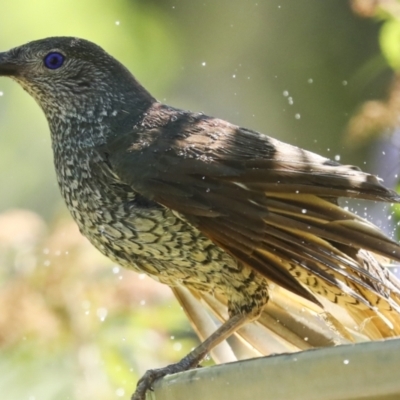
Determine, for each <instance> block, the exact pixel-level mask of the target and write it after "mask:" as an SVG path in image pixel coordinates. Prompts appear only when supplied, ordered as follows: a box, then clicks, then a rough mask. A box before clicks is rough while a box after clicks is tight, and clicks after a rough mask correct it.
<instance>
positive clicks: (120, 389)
mask: <svg viewBox="0 0 400 400" xmlns="http://www.w3.org/2000/svg"><path fill="white" fill-rule="evenodd" d="M115 394H116V395H117V396H118V397H122V396H124V395H125V390H124V389H123V388H118V389H117V390H116V391H115Z"/></svg>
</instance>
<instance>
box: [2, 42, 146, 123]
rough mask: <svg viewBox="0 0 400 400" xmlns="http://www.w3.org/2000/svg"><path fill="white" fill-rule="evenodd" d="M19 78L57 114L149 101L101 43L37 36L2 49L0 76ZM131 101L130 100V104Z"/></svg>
mask: <svg viewBox="0 0 400 400" xmlns="http://www.w3.org/2000/svg"><path fill="white" fill-rule="evenodd" d="M1 75H3V76H8V77H11V78H12V79H14V80H15V81H17V82H18V83H19V84H20V85H21V86H22V87H23V88H24V89H25V90H26V91H27V92H29V93H30V94H31V95H32V96H33V97H34V98H35V100H36V101H37V102H38V103H39V105H40V106H41V107H42V109H43V111H44V112H45V114H46V116H47V117H48V119H49V118H50V119H51V118H52V117H53V116H55V115H73V114H77V115H81V116H82V115H84V114H85V113H88V112H89V113H96V112H97V114H98V113H103V114H104V113H107V112H112V111H111V110H112V108H121V107H123V104H129V105H130V106H131V107H135V106H139V105H140V104H141V103H147V102H151V101H152V100H153V98H152V97H151V95H150V94H149V93H148V92H147V91H146V90H145V89H144V88H143V87H142V86H141V85H140V84H139V83H138V82H137V81H136V80H135V78H134V77H133V76H132V75H131V73H130V72H129V71H128V70H127V69H126V68H125V67H124V66H123V65H122V64H121V63H120V62H118V61H117V60H116V59H115V58H113V57H112V56H110V55H109V54H108V53H106V52H105V51H104V50H103V49H102V48H101V47H99V46H97V45H95V44H94V43H91V42H89V41H87V40H83V39H78V38H73V37H51V38H47V39H42V40H36V41H33V42H30V43H27V44H24V45H22V46H20V47H16V48H13V49H11V50H9V51H7V52H3V53H0V76H1ZM132 102H133V104H132Z"/></svg>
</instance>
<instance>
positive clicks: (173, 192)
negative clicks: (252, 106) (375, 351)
mask: <svg viewBox="0 0 400 400" xmlns="http://www.w3.org/2000/svg"><path fill="white" fill-rule="evenodd" d="M0 76H4V77H9V78H11V79H13V80H14V81H16V82H17V83H18V84H20V85H21V86H22V87H23V89H25V90H26V91H27V92H28V93H29V94H30V95H31V96H32V97H33V98H34V99H35V100H36V102H37V103H38V104H39V106H40V107H41V109H42V111H43V112H44V114H45V116H46V118H47V122H48V125H49V128H50V133H51V143H52V149H53V154H54V164H55V169H56V175H57V180H58V184H59V187H60V190H61V193H62V196H63V198H64V200H65V202H66V205H67V207H68V209H69V211H70V213H71V215H72V217H73V218H74V220H75V221H76V223H77V225H78V226H79V229H80V231H81V233H82V234H83V235H84V236H86V237H87V238H88V239H89V241H90V242H91V243H92V244H93V245H94V246H95V247H96V248H97V249H98V250H99V251H100V252H102V253H103V254H104V255H105V256H107V257H109V258H110V259H111V260H113V262H115V263H118V264H119V265H121V266H123V267H126V268H129V269H131V270H134V271H136V272H140V273H145V274H147V275H149V276H150V277H152V278H154V279H155V280H157V281H159V282H161V283H164V284H166V285H168V286H170V287H171V289H172V290H173V292H174V294H175V295H176V297H177V299H178V301H179V302H180V304H181V305H182V307H183V309H184V311H185V312H186V314H187V315H188V316H189V319H190V320H191V322H192V324H193V326H194V328H195V330H196V332H197V333H198V334H199V336H200V338H201V339H202V340H203V341H202V342H201V344H200V345H198V346H197V347H196V348H195V349H194V350H192V351H191V352H190V353H189V354H188V355H186V356H185V357H184V358H183V359H182V360H180V361H178V362H177V363H175V364H171V365H169V366H167V367H164V368H160V369H154V370H149V371H147V372H146V373H145V375H144V376H143V377H142V378H141V379H140V380H139V382H138V385H137V388H136V391H135V393H134V394H133V396H132V400H142V399H144V397H145V393H146V391H147V390H148V389H151V388H152V385H153V383H154V381H155V380H156V379H158V378H161V377H163V376H165V375H167V374H171V373H175V372H179V371H183V370H187V369H191V368H195V367H197V366H198V365H199V363H200V362H201V361H202V360H203V359H204V357H205V356H206V355H207V354H208V353H209V352H211V353H212V354H214V356H215V358H216V359H217V360H219V361H222V362H223V361H227V360H228V361H229V360H230V359H232V358H234V357H235V354H239V353H241V354H247V355H249V354H250V355H255V354H257V355H265V354H270V353H271V352H274V351H275V350H276V349H278V351H298V350H304V349H308V348H312V347H320V346H328V345H335V344H338V343H349V342H355V341H359V340H367V339H370V340H373V339H379V338H387V337H393V336H398V335H400V282H399V280H398V279H397V278H396V277H395V276H394V275H393V274H392V273H391V272H390V271H389V270H388V269H387V268H386V267H385V263H386V260H394V261H400V246H399V244H398V243H397V242H396V241H394V240H393V239H391V238H389V237H387V236H386V235H385V234H384V233H383V232H382V231H380V230H379V229H378V228H377V227H376V226H374V225H373V224H372V223H370V222H368V221H366V220H364V219H362V218H361V217H359V216H357V215H356V214H354V213H352V212H351V211H349V210H348V209H346V208H343V207H341V206H340V205H339V203H338V199H339V198H347V199H366V200H372V201H381V202H389V203H398V202H400V196H399V195H398V194H397V193H396V192H394V191H393V190H390V189H388V188H386V187H385V186H384V185H383V184H382V182H381V180H380V179H379V178H378V177H376V176H374V175H371V174H368V173H365V172H362V171H361V170H360V169H359V168H358V167H355V166H351V165H341V164H340V163H338V162H336V161H333V160H330V159H327V158H325V157H323V156H320V155H318V154H315V153H312V152H310V151H307V150H304V149H301V148H299V147H296V146H292V145H290V144H286V143H283V142H281V141H278V140H276V139H274V138H272V137H270V136H267V135H265V134H262V133H259V132H256V131H254V130H251V129H247V128H244V127H239V126H236V125H234V124H231V123H229V122H227V121H224V120H221V119H218V118H215V117H211V116H207V115H205V114H203V113H195V112H190V111H185V110H181V109H177V108H174V107H171V106H168V105H166V104H163V103H161V102H159V101H157V100H156V99H155V98H154V97H153V96H152V95H151V94H150V93H149V92H148V91H147V90H146V89H145V88H144V87H143V86H142V85H141V84H140V83H139V82H138V81H137V80H136V78H135V77H134V76H133V75H132V74H131V72H130V71H129V70H128V69H127V68H126V67H125V66H124V65H122V64H121V63H120V62H119V61H117V60H116V59H115V58H114V57H112V56H111V55H110V54H108V53H107V52H106V51H105V50H103V49H102V48H101V47H99V46H98V45H96V44H94V43H92V42H90V41H87V40H85V39H80V38H75V37H50V38H45V39H40V40H36V41H32V42H29V43H26V44H23V45H21V46H19V47H15V48H13V49H11V50H9V51H5V52H2V53H0ZM202 307H207V308H204V309H203V308H202ZM207 310H208V311H207ZM209 312H211V313H212V314H211V316H210V314H209ZM212 315H214V316H215V317H216V319H217V320H219V321H221V322H220V324H218V323H217V322H216V319H215V318H214V317H212ZM214 328H215V331H214V332H212V330H213V329H214ZM260 332H263V333H264V334H265V335H266V336H265V339H263V337H262V336H260ZM230 337H233V338H240V340H239V341H238V340H236V342H235V340H234V339H233V340H232V339H231V342H230V343H232V344H231V347H229V346H228V347H227V346H226V342H225V339H228V338H230ZM246 343H247V344H249V345H250V346H247V344H246ZM220 344H221V345H220ZM245 344H246V345H245ZM218 345H220V346H218ZM221 346H222V347H221ZM224 346H225V347H224ZM218 349H222V351H219V350H218ZM239 356H240V354H239V355H238V357H239Z"/></svg>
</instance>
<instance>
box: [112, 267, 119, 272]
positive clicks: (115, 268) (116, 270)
mask: <svg viewBox="0 0 400 400" xmlns="http://www.w3.org/2000/svg"><path fill="white" fill-rule="evenodd" d="M112 272H113V273H114V274H118V272H119V267H118V266H115V267H113V269H112Z"/></svg>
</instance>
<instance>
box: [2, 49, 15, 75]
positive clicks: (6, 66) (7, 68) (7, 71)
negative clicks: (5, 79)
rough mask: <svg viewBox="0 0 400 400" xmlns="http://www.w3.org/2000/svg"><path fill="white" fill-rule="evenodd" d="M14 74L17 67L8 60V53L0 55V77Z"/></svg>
mask: <svg viewBox="0 0 400 400" xmlns="http://www.w3.org/2000/svg"><path fill="white" fill-rule="evenodd" d="M16 73H17V65H16V64H14V63H13V62H11V61H10V60H9V55H8V53H7V52H4V53H0V76H2V75H3V76H11V75H15V74H16Z"/></svg>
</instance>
